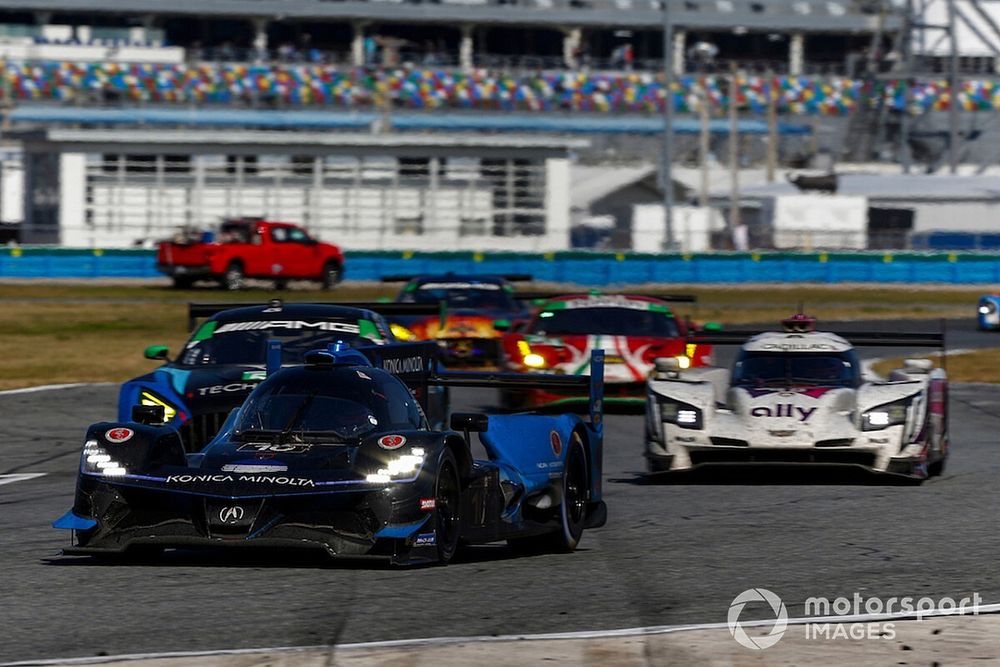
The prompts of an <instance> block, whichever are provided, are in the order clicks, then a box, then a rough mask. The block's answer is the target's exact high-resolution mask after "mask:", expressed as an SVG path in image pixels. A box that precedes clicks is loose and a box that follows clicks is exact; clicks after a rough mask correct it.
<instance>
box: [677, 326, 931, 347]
mask: <svg viewBox="0 0 1000 667" xmlns="http://www.w3.org/2000/svg"><path fill="white" fill-rule="evenodd" d="M762 333H773V330H772V331H714V332H712V333H701V332H694V333H692V334H691V335H689V336H688V342H690V343H696V344H701V345H742V344H743V343H745V342H747V341H748V340H749V339H751V338H753V337H754V336H757V335H759V334H762ZM827 333H832V334H835V335H837V336H840V337H841V338H843V339H845V340H846V341H847V342H848V343H850V344H851V345H854V346H855V347H929V348H939V349H944V347H945V331H944V330H943V328H942V331H940V332H919V333H910V332H907V333H890V332H880V331H829V332H827ZM803 335H808V334H803Z"/></svg>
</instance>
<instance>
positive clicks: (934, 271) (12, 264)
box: [0, 246, 1000, 286]
mask: <svg viewBox="0 0 1000 667" xmlns="http://www.w3.org/2000/svg"><path fill="white" fill-rule="evenodd" d="M346 254H347V259H346V272H345V277H346V279H348V280H378V279H379V278H380V277H381V276H383V275H387V274H401V273H403V274H412V273H441V272H444V271H454V272H457V273H498V274H509V273H529V274H531V275H533V276H534V277H535V279H536V280H540V281H545V282H556V283H576V284H580V285H591V286H604V285H612V284H629V285H639V284H644V283H730V284H736V283H793V282H810V283H845V282H856V283H925V284H927V283H931V284H933V283H951V284H977V283H978V284H983V283H1000V253H997V254H987V253H915V252H899V253H894V252H857V253H846V252H837V253H834V252H829V253H827V252H814V253H788V252H752V253H717V254H707V253H706V254H663V255H652V254H639V253H594V252H578V251H567V252H555V253H544V254H535V253H532V254H529V253H504V252H497V253H473V252H441V253H421V252H376V251H354V252H347V253H346ZM155 259H156V258H155V251H153V250H132V249H76V248H54V247H44V246H43V247H14V248H0V278H68V279H95V278H105V279H108V278H110V279H114V278H153V277H161V274H159V273H157V271H156V269H155V266H154V264H155Z"/></svg>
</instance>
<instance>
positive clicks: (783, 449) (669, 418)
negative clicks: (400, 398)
mask: <svg viewBox="0 0 1000 667" xmlns="http://www.w3.org/2000/svg"><path fill="white" fill-rule="evenodd" d="M783 324H784V329H785V330H784V331H781V332H766V333H759V334H743V335H742V336H740V337H739V338H734V337H733V335H734V334H732V333H730V334H729V340H730V342H736V341H737V340H742V341H743V342H742V346H741V348H740V352H739V354H738V356H737V358H736V361H735V363H734V365H733V370H732V372H731V373H730V372H729V371H728V370H726V369H722V368H700V369H690V370H685V371H681V370H680V369H679V368H678V364H677V362H676V361H675V360H674V359H669V358H668V359H660V360H657V365H656V368H657V370H656V372H655V374H654V375H653V376H652V377H651V378H650V379H649V381H648V384H647V389H648V392H647V403H646V460H647V462H648V469H649V471H650V472H665V471H673V470H687V469H690V468H693V467H695V466H698V465H702V464H710V463H725V464H735V463H770V464H783V463H802V464H839V465H855V466H863V467H864V468H867V469H869V470H872V471H876V472H889V473H898V474H903V475H908V476H912V477H915V478H918V479H924V478H926V477H929V476H932V475H939V474H941V472H942V471H943V470H944V465H945V461H946V459H947V457H948V383H947V376H946V374H945V372H944V370H942V369H940V368H937V369H935V368H932V364H931V362H930V361H928V360H923V359H908V360H906V361H905V362H904V368H902V369H899V370H896V371H893V372H892V374H891V376H890V378H889V380H887V381H867V380H865V379H862V373H861V364H860V363H859V361H858V356H857V354H856V353H855V351H854V345H879V346H905V347H914V346H934V347H943V345H944V336H943V335H941V334H868V333H866V334H840V335H838V334H833V333H828V332H819V331H815V330H814V328H815V320H813V319H812V318H809V317H806V316H804V315H797V316H795V317H792V318H789V319H787V320H784V322H783ZM748 335H749V336H750V337H749V339H747V338H746V336H748ZM711 338H712V340H711V341H710V342H712V343H713V344H716V345H718V344H720V343H724V342H725V341H724V340H720V338H721V336H712V337H711Z"/></svg>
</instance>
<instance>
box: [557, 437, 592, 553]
mask: <svg viewBox="0 0 1000 667" xmlns="http://www.w3.org/2000/svg"><path fill="white" fill-rule="evenodd" d="M559 515H560V518H561V520H562V521H561V523H562V526H561V528H562V530H561V531H560V532H559V533H556V536H555V539H554V546H555V547H556V550H558V551H573V550H575V549H576V545H577V544H579V543H580V538H581V537H582V536H583V524H584V521H586V519H587V456H586V455H585V454H584V453H583V442H581V440H580V435H579V434H577V433H574V434H573V437H572V439H571V440H570V446H569V453H568V454H567V455H566V473H565V474H564V475H563V500H562V503H561V504H560V506H559Z"/></svg>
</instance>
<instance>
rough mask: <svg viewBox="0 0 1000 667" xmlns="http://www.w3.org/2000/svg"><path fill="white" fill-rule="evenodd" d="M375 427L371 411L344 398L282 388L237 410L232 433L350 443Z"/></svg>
mask: <svg viewBox="0 0 1000 667" xmlns="http://www.w3.org/2000/svg"><path fill="white" fill-rule="evenodd" d="M377 426H378V418H377V417H376V416H375V415H374V414H373V413H372V411H371V409H370V408H369V407H368V406H366V405H364V404H362V403H359V402H358V401H356V400H352V398H348V397H345V396H330V395H320V394H319V392H318V391H316V390H313V391H311V392H309V393H301V392H300V391H298V389H297V388H292V387H287V386H282V387H278V388H277V389H276V390H275V391H268V392H263V393H262V394H260V395H259V396H254V397H253V398H252V399H250V400H249V401H248V402H247V403H246V405H244V407H243V408H242V409H241V410H240V414H239V417H238V418H237V422H236V426H235V430H234V433H235V434H236V435H237V436H240V437H246V436H259V435H271V436H282V437H285V438H288V439H291V440H296V439H302V438H304V437H309V436H333V437H335V438H338V439H342V440H353V439H355V438H358V437H360V436H362V435H364V434H365V433H368V432H370V431H373V430H374V429H375V428H376V427H377Z"/></svg>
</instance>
